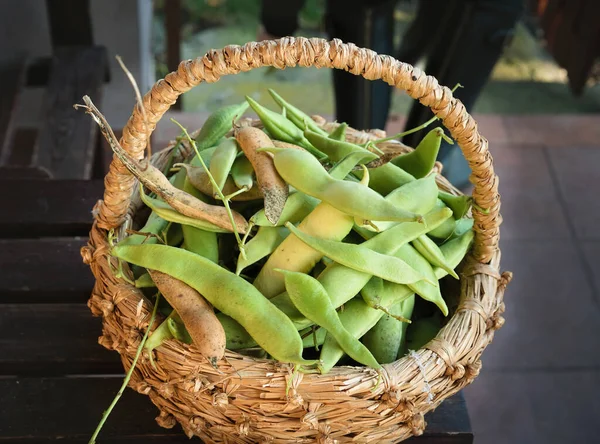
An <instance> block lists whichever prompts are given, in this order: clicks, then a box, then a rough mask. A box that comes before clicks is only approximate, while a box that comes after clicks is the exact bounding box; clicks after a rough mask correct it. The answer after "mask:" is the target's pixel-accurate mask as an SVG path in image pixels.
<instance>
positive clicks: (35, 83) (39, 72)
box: [25, 57, 110, 87]
mask: <svg viewBox="0 0 600 444" xmlns="http://www.w3.org/2000/svg"><path fill="white" fill-rule="evenodd" d="M52 66H53V58H52V57H36V58H34V59H31V60H30V61H29V64H28V68H27V76H26V81H25V83H26V85H27V86H28V87H45V86H47V85H48V81H49V80H50V72H51V71H52ZM104 82H105V83H108V82H110V69H109V66H108V63H107V64H106V69H105V71H104Z"/></svg>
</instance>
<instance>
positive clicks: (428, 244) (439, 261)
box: [412, 236, 458, 279]
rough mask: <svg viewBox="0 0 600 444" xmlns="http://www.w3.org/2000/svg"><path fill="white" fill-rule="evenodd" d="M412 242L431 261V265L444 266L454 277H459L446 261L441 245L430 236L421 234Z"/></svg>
mask: <svg viewBox="0 0 600 444" xmlns="http://www.w3.org/2000/svg"><path fill="white" fill-rule="evenodd" d="M412 244H413V246H414V247H415V248H416V249H417V251H418V252H419V253H421V255H422V256H423V257H424V258H425V259H427V260H428V261H429V263H430V264H431V265H433V266H436V267H440V268H443V269H444V270H446V271H447V272H448V274H449V275H450V276H452V277H453V278H454V279H458V275H457V274H456V272H455V271H454V268H453V267H451V266H450V265H449V264H448V262H447V261H446V258H445V257H444V254H443V253H442V251H441V250H440V247H438V246H437V245H436V243H435V242H434V241H432V240H431V239H430V238H429V237H427V236H420V237H418V238H417V239H415V240H414V241H413V242H412Z"/></svg>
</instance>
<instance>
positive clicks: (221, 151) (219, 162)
mask: <svg viewBox="0 0 600 444" xmlns="http://www.w3.org/2000/svg"><path fill="white" fill-rule="evenodd" d="M237 153H238V146H237V143H236V141H235V139H233V138H227V139H225V140H223V142H221V143H220V144H219V145H218V146H217V149H216V150H215V151H214V153H213V155H212V157H211V158H210V167H209V170H210V174H212V176H213V179H214V180H215V182H216V184H217V186H218V187H219V190H223V187H224V186H225V181H226V180H227V179H228V177H229V172H230V171H231V167H232V166H233V162H234V161H235V158H236V156H237ZM212 188H213V193H212V196H213V197H216V196H218V192H217V190H216V189H214V187H212ZM223 194H225V193H223Z"/></svg>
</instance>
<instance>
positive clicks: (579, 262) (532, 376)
mask: <svg viewBox="0 0 600 444" xmlns="http://www.w3.org/2000/svg"><path fill="white" fill-rule="evenodd" d="M172 115H173V116H175V117H176V118H177V119H178V120H180V121H181V122H182V123H183V124H184V125H186V126H187V127H188V128H189V129H192V128H197V127H199V126H200V125H201V124H202V122H203V120H204V118H205V117H206V116H205V115H202V114H191V113H185V114H172ZM475 117H476V120H477V121H478V124H479V128H480V131H481V133H482V134H483V135H484V136H485V137H486V138H487V139H488V140H489V143H490V151H491V153H492V156H493V158H494V165H495V168H496V171H497V174H498V175H499V177H500V192H501V195H502V216H503V219H504V223H503V225H502V227H501V249H502V269H503V270H510V271H513V272H514V280H513V281H512V283H511V284H510V285H509V287H508V289H507V292H506V295H505V303H506V313H505V318H506V323H505V325H504V327H503V328H502V329H501V330H500V331H498V332H497V333H496V336H495V339H494V342H493V343H492V344H491V345H490V346H489V348H488V349H487V350H486V352H485V353H484V355H483V369H482V372H481V374H480V376H479V378H478V379H477V380H476V381H475V382H474V383H473V384H472V385H471V386H470V387H468V388H466V389H465V395H466V398H467V402H468V407H469V413H470V416H471V420H472V425H473V429H474V432H475V436H476V439H475V442H476V444H508V443H510V444H521V443H522V444H537V443H540V444H541V443H543V444H554V443H556V444H566V443H580V444H583V443H592V442H598V441H597V431H596V423H597V421H598V418H600V396H599V395H600V291H599V288H600V265H599V262H598V258H599V257H600V229H599V227H600V204H599V203H598V193H599V191H600V186H599V184H600V169H599V168H598V166H599V165H600V115H560V116H497V115H475ZM402 128H403V117H395V118H394V119H392V120H391V121H390V123H389V125H388V128H387V130H388V133H390V134H393V133H396V132H399V131H401V130H402ZM176 135H177V129H176V128H174V127H173V125H172V124H171V123H170V122H169V121H168V119H163V120H162V122H161V124H160V125H159V129H158V132H157V142H156V143H157V144H156V145H155V146H156V147H158V146H164V144H165V141H167V140H169V139H171V138H174V137H175V136H176Z"/></svg>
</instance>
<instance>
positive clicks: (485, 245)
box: [81, 38, 511, 443]
mask: <svg viewBox="0 0 600 444" xmlns="http://www.w3.org/2000/svg"><path fill="white" fill-rule="evenodd" d="M297 65H299V66H316V67H328V68H337V69H344V70H347V71H349V72H352V73H354V74H356V75H362V76H363V77H365V78H367V79H373V80H374V79H383V80H384V81H386V82H388V83H389V84H391V85H393V86H395V87H398V88H401V89H404V90H405V91H406V92H407V93H408V94H409V95H410V96H411V97H413V98H415V99H418V100H420V102H421V103H423V104H424V105H426V106H429V107H430V108H431V109H432V111H433V112H434V113H435V114H436V115H437V116H438V117H439V118H441V119H442V121H443V123H444V125H445V126H446V127H447V128H448V129H449V130H450V133H451V135H452V137H453V138H454V139H455V140H456V141H457V142H458V144H459V146H460V147H461V149H462V150H463V153H464V155H465V158H466V159H467V161H468V162H469V165H470V167H471V169H472V175H471V178H470V180H471V182H472V183H473V185H474V191H473V198H474V201H475V203H476V204H477V206H478V207H479V208H485V209H486V210H488V211H485V212H483V211H479V210H477V209H473V211H472V217H473V218H474V219H475V224H474V230H475V241H474V246H473V248H472V251H471V252H470V253H469V255H468V256H467V258H466V259H465V260H464V261H463V263H462V264H461V266H460V268H459V270H458V271H459V274H460V277H461V279H460V289H458V288H457V290H456V294H454V295H449V294H445V295H444V296H445V297H446V299H448V300H449V302H450V304H449V305H450V308H451V310H452V316H451V317H450V319H449V320H448V322H447V324H446V325H445V326H444V327H443V328H442V330H441V331H440V332H439V333H438V335H437V337H436V338H435V339H434V340H433V341H431V342H430V343H428V344H427V345H426V346H425V347H424V348H423V349H421V350H418V351H415V352H411V353H410V354H409V355H408V356H406V357H404V358H402V359H400V360H398V361H396V362H394V363H391V364H387V365H384V366H383V367H384V368H383V371H382V376H383V378H380V376H379V375H378V374H377V372H376V371H374V370H373V369H369V368H366V367H335V368H334V369H333V370H332V371H331V372H330V373H328V374H326V375H319V374H303V373H300V372H293V366H291V365H289V364H283V363H278V362H275V361H270V360H264V359H255V358H252V357H249V356H244V355H240V354H238V353H234V352H231V351H227V352H226V354H225V359H223V360H222V361H221V362H220V363H219V369H218V370H215V369H214V368H213V367H212V366H211V365H210V364H209V363H208V362H206V361H205V360H204V359H203V358H202V357H201V356H200V355H199V354H198V353H197V352H196V351H195V348H194V346H192V345H186V344H183V343H181V342H179V341H176V340H168V341H166V342H164V343H163V345H161V346H160V347H158V348H157V349H156V350H155V351H154V352H153V356H154V364H153V363H152V362H151V360H150V359H149V357H148V356H147V355H145V354H144V355H142V356H141V358H140V360H139V361H138V363H137V365H136V368H135V370H134V372H133V376H132V378H131V381H130V384H129V385H130V387H131V388H133V389H134V390H136V391H138V392H139V393H143V394H146V395H148V396H149V397H150V399H151V400H152V402H153V403H154V404H155V405H156V406H157V407H158V409H159V411H160V413H159V415H158V417H157V421H158V423H159V424H160V425H161V426H163V427H173V426H175V425H176V424H177V423H179V424H181V426H182V427H183V430H184V431H185V433H186V434H187V435H188V436H190V437H191V436H194V435H196V436H199V437H201V438H202V439H203V440H204V441H205V442H228V443H256V442H274V443H275V442H277V443H279V442H281V443H284V442H285V443H287V442H319V443H335V442H339V443H342V442H399V441H402V440H404V439H407V438H409V437H410V436H413V435H420V434H421V433H422V432H423V430H424V428H425V421H424V416H423V415H424V414H425V413H427V412H428V411H430V410H432V409H434V408H435V407H437V406H438V405H439V404H440V403H441V402H442V401H443V400H444V399H445V398H447V397H449V396H451V395H453V394H455V393H456V392H458V391H459V390H461V389H462V388H463V387H465V386H466V385H468V384H470V383H471V382H472V381H473V380H474V379H475V377H476V376H477V375H478V374H479V371H480V368H481V361H480V357H481V354H482V352H483V350H484V349H485V348H486V347H487V345H488V344H489V343H490V342H491V341H492V339H493V336H494V332H495V330H497V329H498V328H499V327H501V326H502V324H503V323H504V319H503V318H502V313H503V312H504V303H503V302H502V300H503V294H504V290H505V288H506V285H507V284H508V282H509V281H510V279H511V274H510V273H509V272H505V273H503V274H500V272H499V269H500V250H499V249H498V239H499V225H500V222H501V217H500V214H499V209H500V199H499V195H498V188H497V187H498V178H497V176H496V175H495V174H494V170H493V165H492V158H491V156H490V154H489V152H488V147H487V140H485V139H484V138H483V137H481V136H480V135H479V133H478V131H477V125H476V123H475V121H474V120H473V118H472V117H471V116H470V115H469V114H468V113H467V112H466V110H465V108H464V106H463V105H462V103H460V101H458V100H457V99H455V98H453V97H452V93H451V91H450V90H449V89H448V88H446V87H441V86H439V85H438V83H437V81H436V80H435V79H434V78H433V77H431V76H426V75H425V74H424V73H423V72H421V71H420V70H419V69H417V68H413V67H412V66H410V65H407V64H404V63H401V62H398V61H396V60H394V59H393V58H391V57H388V56H382V55H377V54H376V53H374V52H373V51H370V50H367V49H361V48H358V47H356V46H355V45H353V44H345V43H342V42H340V41H339V40H332V41H326V40H322V39H305V38H284V39H280V40H275V41H265V42H261V43H248V44H246V45H244V46H242V47H240V46H228V47H226V48H224V49H222V50H219V51H214V50H213V51H210V52H208V53H207V54H206V55H205V56H204V57H199V58H197V59H194V60H188V61H184V62H182V63H181V64H180V66H179V68H178V70H177V71H176V72H173V73H171V74H169V75H167V76H166V77H165V79H164V80H160V81H159V82H157V83H156V85H155V86H154V87H153V88H152V90H151V91H150V92H149V93H148V94H146V96H145V97H144V99H143V102H144V108H145V112H146V122H147V124H148V127H146V125H145V123H144V118H143V116H142V111H141V109H140V107H139V106H136V107H135V108H134V111H133V114H132V116H131V118H130V119H129V121H128V123H127V125H126V127H125V128H124V130H123V137H122V139H121V141H120V142H121V145H122V146H123V148H124V149H126V150H127V151H128V152H129V153H130V154H131V155H132V156H133V157H134V158H136V159H141V158H142V157H143V156H144V150H145V148H146V141H147V140H148V138H149V136H150V134H151V132H152V131H153V130H154V128H155V125H156V123H157V122H158V121H159V120H160V118H161V117H162V115H163V114H164V113H165V112H166V111H167V110H168V109H169V107H170V106H171V105H172V104H173V103H175V101H176V99H177V97H178V96H179V95H180V94H182V93H183V92H185V91H188V90H189V89H191V88H192V87H194V86H196V85H198V84H199V83H201V82H203V81H206V82H215V81H217V80H219V78H220V77H222V76H223V75H227V74H236V73H239V72H242V71H248V70H250V69H253V68H257V67H261V66H274V67H277V68H280V69H283V68H286V67H293V66H297ZM315 121H316V122H317V123H318V124H320V125H321V126H323V127H324V128H325V129H332V128H333V126H335V125H336V123H331V122H326V121H325V120H324V119H322V118H320V117H317V116H315ZM241 124H242V125H255V126H258V125H260V122H258V121H254V120H252V119H243V120H242V121H241ZM384 135H385V133H384V132H383V131H380V130H372V131H368V132H363V131H356V130H350V131H349V132H348V135H347V137H348V139H349V140H353V141H359V142H363V141H366V140H368V139H376V138H381V137H382V136H384ZM183 146H184V149H180V150H179V151H178V153H177V155H178V156H179V160H181V159H182V158H184V157H186V156H187V155H189V154H190V151H191V150H190V147H189V145H187V144H185V143H184V144H183ZM173 147H174V144H171V145H170V146H169V147H167V148H166V149H165V150H162V151H160V152H158V153H156V154H155V155H154V156H153V157H152V163H153V164H154V165H156V166H158V167H162V166H164V165H165V164H166V162H167V159H168V156H169V154H170V152H171V150H172V149H173ZM380 148H382V149H383V150H384V151H385V150H403V149H410V148H407V147H404V146H403V145H402V144H400V143H398V142H393V141H392V142H386V143H384V144H381V145H380ZM436 168H438V171H441V165H440V164H438V165H436ZM136 183H137V181H136V179H135V178H134V177H133V176H132V175H131V174H130V173H129V172H128V171H127V169H126V168H125V167H124V166H123V165H122V164H121V162H120V161H119V160H118V159H114V160H113V162H112V164H111V166H110V170H109V172H108V174H107V176H106V178H105V194H104V198H103V200H101V201H99V202H98V203H97V205H96V206H95V208H94V211H93V213H94V225H93V228H92V231H91V233H90V240H89V243H88V245H87V246H85V247H83V248H82V251H81V254H82V257H83V260H84V262H85V263H86V264H89V265H90V267H91V269H92V272H93V273H94V276H95V278H96V283H95V286H94V290H93V293H92V296H91V298H90V300H89V302H88V305H89V307H90V309H91V311H92V313H93V314H94V315H97V316H102V317H103V331H102V336H100V338H99V343H100V344H101V345H103V346H104V347H106V348H107V349H109V350H114V351H116V352H118V353H119V354H120V355H121V359H122V362H123V365H124V367H125V369H129V368H130V366H131V363H132V361H133V357H134V356H135V353H136V349H137V347H138V345H139V343H140V340H141V338H142V336H143V334H144V332H145V331H146V329H147V328H148V324H149V320H150V314H151V312H152V303H151V302H150V301H149V300H148V299H146V298H145V297H144V296H143V295H142V293H141V292H140V291H139V290H138V289H136V288H135V287H133V286H132V285H130V284H129V283H127V282H126V281H125V280H124V279H120V278H116V277H115V276H114V273H113V271H112V270H113V269H114V268H113V267H114V266H115V265H116V261H115V260H114V259H112V258H111V257H110V255H109V244H108V240H107V234H108V231H109V230H114V231H115V232H116V233H117V238H118V239H120V238H122V237H124V236H125V231H126V229H128V228H132V227H136V222H135V216H136V214H137V211H138V210H139V209H140V208H141V207H142V204H141V202H140V199H139V194H138V190H137V187H136V186H135V185H136ZM438 184H439V185H440V187H441V188H443V189H445V190H447V191H449V192H452V193H454V194H457V193H458V190H456V189H455V188H454V187H452V185H451V184H450V183H448V181H446V180H445V179H444V178H443V177H441V176H438ZM127 272H129V271H128V270H127ZM130 277H131V276H130ZM457 287H458V286H457ZM160 320H161V319H159V321H160ZM158 324H159V322H155V324H154V326H153V328H154V327H156V326H157V325H158Z"/></svg>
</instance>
